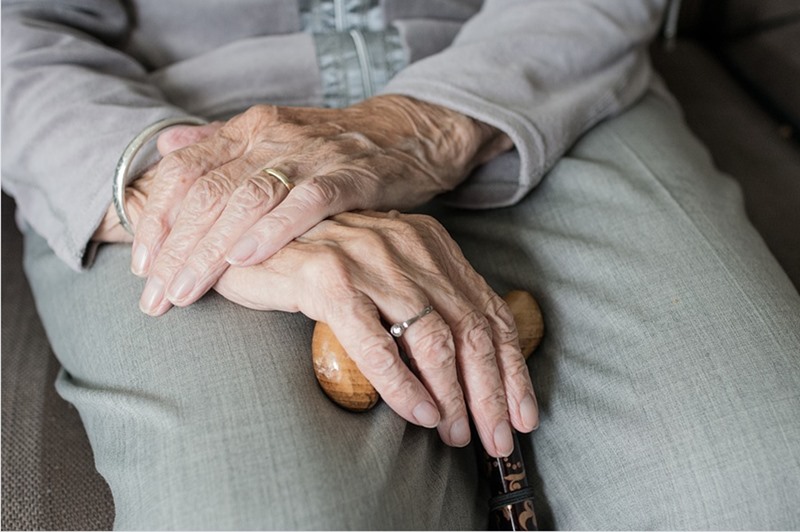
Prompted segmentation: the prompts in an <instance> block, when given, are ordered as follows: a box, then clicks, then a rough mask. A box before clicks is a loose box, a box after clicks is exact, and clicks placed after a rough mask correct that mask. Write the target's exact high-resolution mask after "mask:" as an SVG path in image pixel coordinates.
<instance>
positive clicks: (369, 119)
mask: <svg viewBox="0 0 800 532" xmlns="http://www.w3.org/2000/svg"><path fill="white" fill-rule="evenodd" d="M509 147H510V140H508V139H507V137H506V136H505V135H503V134H502V133H501V132H499V131H498V130H496V129H494V128H492V127H490V126H488V125H486V124H483V123H480V122H478V121H476V120H473V119H471V118H469V117H467V116H465V115H462V114H460V113H457V112H455V111H452V110H449V109H446V108H443V107H440V106H436V105H432V104H428V103H424V102H420V101H417V100H413V99H411V98H407V97H403V96H378V97H375V98H371V99H369V100H366V101H364V102H362V103H360V104H357V105H354V106H352V107H349V108H346V109H316V108H291V107H274V106H255V107H252V108H251V109H249V110H248V111H246V112H245V113H243V114H241V115H239V116H237V117H234V118H233V119H231V120H230V121H229V122H227V123H226V124H225V125H224V126H222V127H221V128H220V129H219V130H218V131H217V132H216V133H215V134H213V135H211V136H209V137H208V138H206V139H204V140H202V141H200V142H198V143H196V144H193V145H191V146H188V147H186V148H184V149H181V150H177V151H174V152H172V153H170V154H169V155H167V156H165V157H164V159H163V160H162V161H161V162H160V163H159V165H158V167H157V168H156V171H155V174H154V177H153V187H152V190H151V192H150V194H149V198H148V200H147V203H146V204H145V206H144V211H143V213H142V217H141V219H140V220H139V222H138V224H137V226H136V236H135V238H134V243H133V260H132V270H133V272H134V273H135V274H138V275H146V276H147V277H148V282H147V284H146V286H145V290H144V292H143V295H142V299H141V301H140V307H141V308H142V310H143V311H144V312H147V313H149V314H152V315H158V314H159V313H160V312H163V309H165V308H169V307H168V306H166V307H165V305H163V303H164V302H165V301H169V302H171V303H173V304H176V305H180V306H185V305H188V304H190V303H192V302H194V301H196V300H197V299H199V298H200V297H201V296H202V295H203V294H204V293H205V292H206V291H207V290H208V289H209V288H210V287H211V286H213V285H214V283H215V282H216V281H217V279H219V277H220V276H221V275H222V274H223V273H224V271H225V270H226V269H227V268H228V265H229V262H230V263H232V264H235V265H240V266H246V265H252V264H257V263H260V262H262V261H264V260H266V259H267V258H268V257H270V256H271V255H272V254H274V253H275V252H276V251H278V250H279V249H281V248H283V247H284V246H285V245H286V244H287V243H288V242H290V241H292V240H293V239H294V238H296V237H298V236H300V235H302V234H304V233H305V232H306V231H307V230H309V229H310V228H311V227H313V226H315V225H316V224H317V223H318V222H320V221H321V220H323V219H325V218H327V217H328V216H331V215H334V214H337V213H340V212H345V211H351V210H356V209H365V208H366V209H376V210H388V209H390V208H408V207H411V206H415V205H419V204H421V203H424V202H425V201H427V200H429V199H430V198H431V197H433V196H434V195H436V194H438V193H440V192H443V191H446V190H450V189H452V188H454V187H455V186H456V185H458V184H459V183H460V182H461V181H462V180H463V179H464V178H465V177H466V176H467V175H468V173H469V172H470V171H471V170H472V168H474V167H475V166H476V165H478V164H481V163H482V162H484V161H485V160H487V159H489V158H491V157H493V156H494V155H496V154H497V153H499V152H501V151H503V150H505V149H508V148H509ZM265 167H274V168H277V169H278V170H280V171H282V172H283V173H285V174H286V175H287V176H288V177H289V178H290V179H291V180H292V182H293V184H294V185H295V188H293V189H292V190H291V192H289V191H288V190H287V187H285V186H284V185H283V184H281V183H280V182H279V181H278V180H276V179H275V178H274V177H271V176H268V175H264V174H263V173H261V172H260V170H261V169H263V168H265Z"/></svg>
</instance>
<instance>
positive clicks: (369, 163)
mask: <svg viewBox="0 0 800 532" xmlns="http://www.w3.org/2000/svg"><path fill="white" fill-rule="evenodd" d="M510 148H511V141H510V139H509V138H508V137H507V136H506V135H505V134H503V133H502V132H500V131H499V130H497V129H495V128H493V127H491V126H488V125H486V124H484V123H481V122H478V121H475V120H473V119H471V118H469V117H467V116H465V115H463V114H460V113H457V112H455V111H451V110H449V109H446V108H444V107H440V106H436V105H433V104H428V103H425V102H421V101H418V100H415V99H412V98H407V97H404V96H397V95H384V96H377V97H374V98H371V99H368V100H365V101H363V102H361V103H359V104H356V105H354V106H351V107H348V108H345V109H316V108H289V107H273V106H255V107H252V108H250V109H249V110H247V111H246V112H244V113H243V114H241V115H238V116H236V117H234V118H232V119H231V120H229V121H228V122H225V123H221V122H215V123H212V124H208V125H205V126H177V127H174V128H172V129H169V130H166V131H165V132H163V133H162V134H161V135H160V136H159V138H158V150H159V152H160V154H161V155H162V156H163V158H162V159H161V160H160V161H159V162H158V164H156V165H155V166H154V167H152V168H151V169H150V170H148V171H147V172H146V173H145V174H144V175H143V176H141V177H140V178H139V179H137V180H135V181H134V182H132V183H131V184H130V185H129V186H128V189H127V190H126V199H125V201H126V207H127V210H128V212H129V216H130V218H131V221H132V222H133V225H134V227H135V236H134V237H133V246H132V263H131V269H132V271H133V273H134V274H136V275H139V276H142V277H146V278H147V282H146V284H145V288H144V290H143V293H142V296H141V300H140V302H139V305H140V307H141V309H142V311H143V312H145V313H147V314H150V315H152V316H159V315H161V314H163V313H165V312H167V311H168V310H169V309H170V308H171V307H172V306H173V305H177V306H186V305H190V304H192V303H193V302H195V301H197V300H198V299H199V298H200V297H201V296H203V294H205V293H206V292H207V291H208V290H209V289H211V288H214V289H215V290H216V291H217V292H219V293H220V294H222V295H223V296H224V297H226V298H227V299H229V300H231V301H233V302H235V303H238V304H241V305H244V306H246V307H250V308H254V309H259V310H281V311H287V312H297V311H300V312H302V313H303V314H305V315H306V316H308V317H309V318H312V319H314V320H318V321H323V322H326V323H327V324H328V325H330V327H331V329H332V330H333V332H334V334H335V335H336V337H337V339H338V340H339V341H340V343H341V344H342V346H343V347H344V348H345V350H346V351H347V353H348V354H349V355H350V356H351V357H352V358H353V360H354V361H355V362H356V364H357V365H358V367H359V369H360V370H361V371H362V373H363V374H364V375H365V376H366V377H367V379H369V381H370V382H371V383H372V384H373V386H375V388H376V389H377V391H378V392H379V393H380V394H381V397H382V398H383V399H384V400H385V401H386V403H387V404H388V405H389V406H390V407H391V408H392V409H393V410H394V411H396V412H397V413H398V414H399V415H400V416H402V417H403V418H405V419H406V420H408V421H409V422H411V423H415V424H417V425H421V426H424V427H430V428H432V427H437V429H438V432H439V434H440V436H441V438H442V440H443V441H444V442H445V443H447V444H449V445H452V446H458V447H461V446H465V445H467V444H468V443H469V441H470V426H469V421H468V417H467V409H469V411H470V412H471V413H472V416H473V419H474V422H475V426H476V427H477V431H478V434H479V436H480V439H481V442H482V443H483V446H484V448H485V449H486V451H487V452H488V453H489V454H491V455H493V456H506V455H508V454H510V453H511V451H512V449H513V439H512V433H511V428H512V425H513V427H514V428H516V429H517V430H519V431H522V432H529V431H531V430H533V429H534V428H536V426H537V425H538V408H537V403H536V398H535V396H534V393H533V387H532V386H531V380H530V375H529V373H528V370H527V367H526V365H525V361H524V359H523V356H522V354H521V353H520V349H519V346H518V340H517V332H516V328H515V325H514V320H513V316H512V315H511V313H510V311H509V309H508V307H507V306H506V304H505V303H504V302H503V300H502V299H501V298H500V297H499V296H498V295H497V294H496V293H494V291H492V289H491V288H490V287H489V286H488V285H487V283H486V282H485V281H484V280H483V278H482V277H481V276H480V275H478V273H476V272H475V270H474V269H473V268H472V267H471V266H470V264H469V263H468V262H467V260H466V259H465V258H464V256H463V254H462V253H461V251H460V249H459V247H458V245H457V244H456V243H455V242H454V241H453V240H452V239H451V237H450V236H449V235H448V233H447V232H446V231H445V229H444V228H443V227H442V226H441V225H440V224H439V223H438V222H436V221H435V220H434V219H432V218H431V217H428V216H421V215H407V214H401V213H399V212H397V211H391V212H385V211H389V210H390V209H404V208H409V207H413V206H416V205H420V204H422V203H424V202H426V201H428V200H430V199H431V198H432V197H433V196H434V195H436V194H438V193H441V192H443V191H446V190H450V189H452V188H454V187H455V186H457V185H458V184H459V183H460V182H461V181H463V180H464V179H465V177H466V176H467V175H468V174H469V172H470V171H471V170H472V169H473V168H474V167H476V166H477V165H479V164H482V163H484V162H486V161H488V160H490V159H491V158H493V157H495V156H496V155H497V154H499V153H501V152H503V151H506V150H508V149H510ZM266 167H271V168H276V169H278V170H280V171H281V172H283V173H284V174H285V175H286V176H288V177H289V179H290V180H291V181H292V183H293V185H294V188H292V189H291V191H290V190H289V188H288V187H287V186H285V185H284V184H283V183H281V181H279V180H278V179H276V178H275V177H273V176H270V175H268V174H266V173H264V172H261V170H262V169H263V168H266ZM365 209H371V210H365ZM381 211H384V212H381ZM95 240H98V241H104V242H120V241H130V236H129V235H127V233H125V231H124V230H123V229H122V227H121V226H120V225H119V221H118V219H117V215H116V213H115V211H114V210H113V207H112V208H110V209H109V211H108V213H107V215H106V217H105V219H104V220H103V222H102V224H101V226H100V228H99V229H98V230H97V232H96V233H95ZM428 305H432V306H433V308H434V312H432V313H431V314H429V315H427V316H425V317H423V318H421V319H420V320H419V321H417V322H416V323H414V325H412V326H410V327H409V328H408V330H407V331H406V332H405V334H403V336H402V337H401V338H400V339H399V341H400V342H401V344H402V347H403V350H404V351H405V353H406V354H407V355H408V357H409V360H410V362H411V367H412V368H413V371H412V369H410V368H409V367H408V366H407V365H406V364H405V363H404V362H403V361H402V359H401V358H400V354H399V352H398V346H397V344H396V342H395V339H394V338H393V337H392V336H391V335H390V334H389V333H388V332H387V330H386V328H385V325H384V324H383V323H382V319H383V321H384V322H386V323H398V322H403V321H404V320H407V319H409V318H410V317H413V316H415V315H417V314H418V313H419V312H420V310H422V309H423V308H425V307H426V306H428Z"/></svg>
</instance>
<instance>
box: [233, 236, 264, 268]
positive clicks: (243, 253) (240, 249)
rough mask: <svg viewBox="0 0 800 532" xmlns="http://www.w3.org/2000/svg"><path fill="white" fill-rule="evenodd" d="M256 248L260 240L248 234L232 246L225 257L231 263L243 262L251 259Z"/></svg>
mask: <svg viewBox="0 0 800 532" xmlns="http://www.w3.org/2000/svg"><path fill="white" fill-rule="evenodd" d="M256 249H258V240H256V239H255V237H252V236H246V237H244V238H242V239H241V240H239V241H238V242H237V243H236V245H234V246H233V247H232V248H231V250H230V251H229V252H228V256H227V257H225V259H226V260H227V261H228V262H230V263H231V264H241V263H243V262H244V261H246V260H247V259H249V258H250V256H251V255H252V254H253V253H255V252H256Z"/></svg>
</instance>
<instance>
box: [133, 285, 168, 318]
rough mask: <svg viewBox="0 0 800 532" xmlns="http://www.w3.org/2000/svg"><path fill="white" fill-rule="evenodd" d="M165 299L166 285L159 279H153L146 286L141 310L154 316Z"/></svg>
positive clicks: (141, 301) (140, 305)
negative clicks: (154, 312)
mask: <svg viewBox="0 0 800 532" xmlns="http://www.w3.org/2000/svg"><path fill="white" fill-rule="evenodd" d="M163 297H164V283H163V282H161V279H159V278H158V277H151V278H150V279H148V280H147V284H145V285H144V291H143V292H142V297H141V299H140V300H139V308H140V309H141V310H142V312H144V313H145V314H152V313H153V311H154V310H155V309H156V308H157V307H158V305H159V304H160V303H161V300H162V299H163Z"/></svg>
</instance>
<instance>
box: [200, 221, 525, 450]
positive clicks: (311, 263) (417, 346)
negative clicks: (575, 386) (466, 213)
mask: <svg viewBox="0 0 800 532" xmlns="http://www.w3.org/2000/svg"><path fill="white" fill-rule="evenodd" d="M215 289H216V290H217V291H218V292H219V293H221V294H222V295H223V296H225V297H226V298H228V299H230V300H232V301H234V302H236V303H239V304H242V305H245V306H248V307H251V308H255V309H260V310H282V311H288V312H296V311H300V312H302V313H303V314H305V315H307V316H309V317H310V318H312V319H315V320H320V321H324V322H325V323H327V324H328V325H330V327H331V329H332V330H333V332H334V334H335V335H336V337H337V339H338V340H339V341H340V342H341V344H342V346H343V347H344V349H345V350H346V351H347V353H348V354H349V355H350V356H351V358H352V359H353V360H354V361H355V363H356V364H357V365H358V368H359V369H360V370H361V372H362V373H363V374H364V376H365V377H367V379H369V381H370V382H371V383H372V384H373V386H375V388H376V389H377V390H378V392H379V393H380V394H381V397H382V398H383V399H384V400H385V401H386V403H387V404H388V405H389V406H390V407H391V408H392V409H393V410H395V411H396V412H397V413H398V414H400V415H401V416H402V417H403V418H405V419H406V420H408V421H409V422H412V423H415V424H418V425H422V426H425V427H434V426H435V427H437V428H438V431H439V434H440V436H441V438H442V440H443V441H444V442H445V443H447V444H449V445H454V446H463V445H466V444H467V443H468V442H469V439H470V428H469V422H468V419H467V408H469V410H470V412H471V413H472V416H473V419H474V421H475V425H476V427H477V430H478V434H479V436H480V439H481V441H482V442H483V445H484V448H485V449H486V450H487V451H488V452H489V453H490V454H492V455H494V456H506V455H508V454H509V453H510V452H511V450H512V448H513V440H512V436H511V425H510V424H509V421H510V423H511V424H513V426H514V427H515V428H516V429H517V430H520V431H523V432H529V431H530V430H532V429H533V428H535V427H536V426H537V425H538V411H537V406H536V400H535V397H534V395H533V388H532V386H531V381H530V375H529V374H528V370H527V367H526V365H525V360H524V358H523V356H522V353H521V352H520V349H519V343H518V338H517V331H516V327H515V325H514V318H513V315H512V314H511V312H510V310H509V309H508V307H507V305H506V304H505V302H504V301H503V300H502V298H500V297H499V296H498V295H497V294H496V293H494V292H493V291H492V290H491V288H489V286H488V285H487V284H486V282H485V281H484V280H483V278H482V277H481V276H480V275H478V274H477V273H476V272H475V271H474V270H473V269H472V267H471V266H470V265H469V263H468V262H467V260H466V259H465V258H464V256H463V255H462V253H461V251H460V249H459V248H458V245H457V244H456V243H455V242H453V240H452V239H451V238H450V236H449V235H448V234H447V232H446V231H445V230H444V229H443V228H442V227H441V225H439V224H438V222H436V221H435V220H434V219H432V218H430V217H427V216H420V215H400V214H398V213H396V212H393V213H389V214H382V213H367V212H363V213H345V214H340V215H337V216H335V217H333V218H332V219H330V220H325V221H323V222H321V223H319V224H318V225H317V226H316V227H314V228H312V229H311V230H309V231H308V232H307V233H306V234H304V235H303V236H301V237H299V238H298V239H296V240H295V241H294V242H292V243H290V244H289V245H287V246H286V247H284V248H283V249H282V250H280V251H279V252H277V253H276V254H275V255H273V256H272V257H271V258H270V259H269V260H268V261H265V262H264V263H262V264H258V265H255V266H250V267H247V268H235V267H234V268H230V269H228V270H227V272H226V273H225V274H224V275H223V276H222V278H221V279H220V280H219V282H218V283H217V285H216V287H215ZM429 304H430V305H432V306H433V308H434V309H435V310H434V312H432V313H431V314H428V315H427V316H424V317H423V318H421V319H420V320H419V321H417V322H415V323H414V324H412V325H411V326H410V327H409V328H408V329H407V330H406V332H405V333H404V334H403V336H402V337H401V338H400V339H399V341H400V344H401V346H402V348H403V351H404V352H405V353H406V354H407V355H408V357H409V359H410V363H411V368H412V369H413V370H414V371H413V372H412V371H411V370H410V369H409V368H408V367H407V366H406V365H405V363H404V362H403V361H402V360H401V358H400V354H399V352H398V348H397V344H396V343H395V340H394V338H393V337H392V336H391V335H390V334H389V333H388V332H387V329H386V327H385V325H383V324H382V322H381V320H383V321H385V322H386V323H397V322H402V321H404V320H407V319H408V318H410V317H412V316H414V315H416V314H417V313H418V312H419V311H420V310H421V309H423V308H424V307H426V306H427V305H429Z"/></svg>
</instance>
